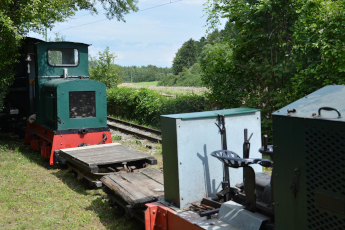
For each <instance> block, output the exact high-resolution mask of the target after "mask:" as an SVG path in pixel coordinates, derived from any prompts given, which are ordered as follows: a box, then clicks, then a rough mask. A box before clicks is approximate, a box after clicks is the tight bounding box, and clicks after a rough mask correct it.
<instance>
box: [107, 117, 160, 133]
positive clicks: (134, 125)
mask: <svg viewBox="0 0 345 230" xmlns="http://www.w3.org/2000/svg"><path fill="white" fill-rule="evenodd" d="M107 118H108V120H110V121H114V122H117V123H120V124H124V125H128V126H131V127H133V128H137V129H141V130H145V131H147V132H150V133H154V134H157V135H162V132H161V131H160V130H157V129H151V128H148V127H145V126H141V125H137V124H133V123H131V122H128V121H123V120H119V119H116V118H113V117H107Z"/></svg>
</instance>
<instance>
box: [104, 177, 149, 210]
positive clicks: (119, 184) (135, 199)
mask: <svg viewBox="0 0 345 230" xmlns="http://www.w3.org/2000/svg"><path fill="white" fill-rule="evenodd" d="M101 181H102V182H103V183H104V184H105V185H106V186H107V187H108V188H110V189H111V190H112V191H114V192H115V194H116V195H118V196H120V197H121V198H122V199H124V200H125V201H126V202H127V203H128V204H130V205H131V206H132V207H133V208H135V207H143V206H144V204H145V203H149V202H153V201H155V200H156V198H155V197H152V196H147V195H146V194H143V193H142V192H141V191H140V190H138V188H137V187H136V186H135V185H134V184H132V183H130V182H128V181H126V180H124V179H122V178H121V177H119V176H118V175H109V176H104V177H102V178H101Z"/></svg>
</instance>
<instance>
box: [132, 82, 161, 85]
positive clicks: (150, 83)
mask: <svg viewBox="0 0 345 230" xmlns="http://www.w3.org/2000/svg"><path fill="white" fill-rule="evenodd" d="M157 84H158V81H149V82H137V83H133V85H135V86H145V85H157Z"/></svg>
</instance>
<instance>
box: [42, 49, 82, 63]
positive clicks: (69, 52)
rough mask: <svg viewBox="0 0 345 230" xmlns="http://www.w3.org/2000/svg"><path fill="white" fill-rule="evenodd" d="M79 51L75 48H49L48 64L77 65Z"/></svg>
mask: <svg viewBox="0 0 345 230" xmlns="http://www.w3.org/2000/svg"><path fill="white" fill-rule="evenodd" d="M78 63H79V51H78V50H77V49H74V48H50V49H48V64H49V65H51V66H77V65H78Z"/></svg>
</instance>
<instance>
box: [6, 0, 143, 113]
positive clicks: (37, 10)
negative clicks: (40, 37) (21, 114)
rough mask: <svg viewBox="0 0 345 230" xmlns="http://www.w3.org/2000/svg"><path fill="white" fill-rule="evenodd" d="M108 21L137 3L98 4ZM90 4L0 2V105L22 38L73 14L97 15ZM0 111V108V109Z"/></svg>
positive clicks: (113, 0) (83, 0)
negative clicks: (85, 11) (78, 12)
mask: <svg viewBox="0 0 345 230" xmlns="http://www.w3.org/2000/svg"><path fill="white" fill-rule="evenodd" d="M98 1H99V2H100V3H101V4H102V6H103V8H104V9H105V10H106V16H107V17H108V18H109V19H112V18H116V19H117V20H122V21H124V15H125V14H127V13H129V12H130V11H137V10H138V8H137V6H136V4H137V2H138V0H98ZM95 4H96V1H94V0H5V1H0V57H1V59H0V76H1V77H0V105H1V104H2V99H3V96H4V92H5V91H6V90H7V89H8V87H9V86H10V85H11V84H12V83H13V79H14V70H13V68H14V64H15V63H16V60H17V57H18V55H19V54H18V53H17V52H18V49H19V47H20V45H21V41H22V39H23V36H25V35H26V34H27V33H28V32H29V31H33V32H38V33H41V34H42V33H43V31H44V30H45V28H48V29H51V28H53V27H54V23H57V22H63V21H66V20H68V19H69V18H70V17H71V16H73V15H74V14H75V12H76V11H77V10H88V11H90V12H91V13H97V9H96V7H95ZM0 110H1V106H0Z"/></svg>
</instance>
